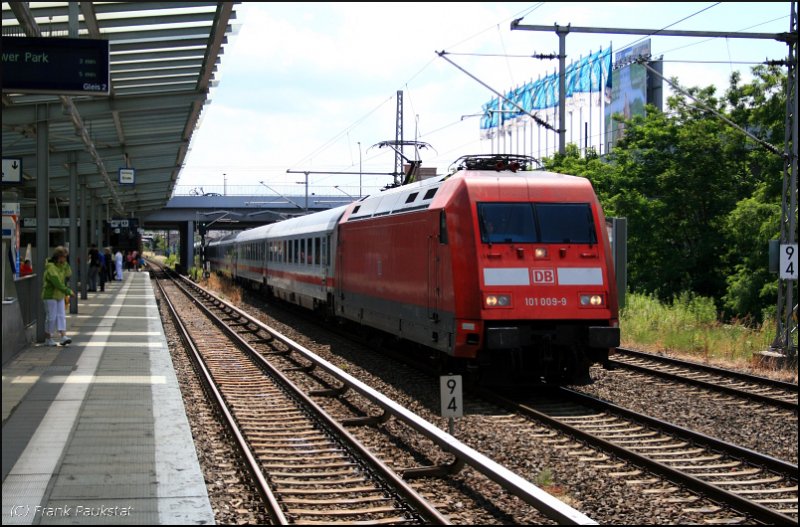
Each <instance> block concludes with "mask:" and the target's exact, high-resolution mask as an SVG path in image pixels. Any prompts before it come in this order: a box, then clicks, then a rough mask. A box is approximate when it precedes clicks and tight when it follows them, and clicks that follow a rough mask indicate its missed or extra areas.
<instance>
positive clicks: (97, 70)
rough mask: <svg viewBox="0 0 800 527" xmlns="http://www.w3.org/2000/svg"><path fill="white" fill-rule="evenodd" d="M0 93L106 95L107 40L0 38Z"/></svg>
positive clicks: (109, 84) (107, 84)
mask: <svg viewBox="0 0 800 527" xmlns="http://www.w3.org/2000/svg"><path fill="white" fill-rule="evenodd" d="M2 44H3V50H2V55H3V93H48V94H54V95H108V94H109V92H110V90H111V82H110V77H109V67H108V57H109V54H108V53H109V51H108V50H109V46H108V41H107V40H95V39H88V38H40V37H2Z"/></svg>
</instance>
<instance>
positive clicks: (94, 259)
mask: <svg viewBox="0 0 800 527" xmlns="http://www.w3.org/2000/svg"><path fill="white" fill-rule="evenodd" d="M99 272H100V251H98V250H97V244H94V243H93V244H92V246H91V248H90V249H89V288H88V290H89V291H91V292H92V293H96V292H97V275H98V273H99Z"/></svg>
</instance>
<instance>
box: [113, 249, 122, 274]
mask: <svg viewBox="0 0 800 527" xmlns="http://www.w3.org/2000/svg"><path fill="white" fill-rule="evenodd" d="M114 262H115V263H116V264H117V281H118V282H121V281H122V251H120V250H119V248H117V254H115V255H114Z"/></svg>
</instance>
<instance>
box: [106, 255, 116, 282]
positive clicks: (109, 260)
mask: <svg viewBox="0 0 800 527" xmlns="http://www.w3.org/2000/svg"><path fill="white" fill-rule="evenodd" d="M104 256H105V257H106V282H111V281H112V280H114V255H113V254H111V247H106V248H105V255H104Z"/></svg>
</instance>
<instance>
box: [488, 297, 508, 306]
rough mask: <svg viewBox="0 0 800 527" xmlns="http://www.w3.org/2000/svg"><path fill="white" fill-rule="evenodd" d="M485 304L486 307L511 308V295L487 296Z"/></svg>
mask: <svg viewBox="0 0 800 527" xmlns="http://www.w3.org/2000/svg"><path fill="white" fill-rule="evenodd" d="M484 304H485V306H486V307H510V306H511V295H487V296H486V300H485V302H484Z"/></svg>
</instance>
